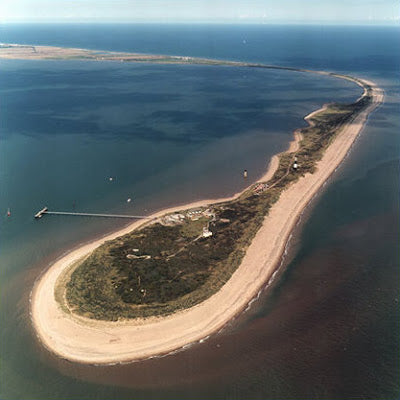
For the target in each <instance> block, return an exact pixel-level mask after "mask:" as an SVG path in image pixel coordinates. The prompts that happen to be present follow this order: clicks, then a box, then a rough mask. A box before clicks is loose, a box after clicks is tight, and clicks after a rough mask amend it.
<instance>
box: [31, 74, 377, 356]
mask: <svg viewBox="0 0 400 400" xmlns="http://www.w3.org/2000/svg"><path fill="white" fill-rule="evenodd" d="M308 72H314V73H315V72H316V71H308ZM317 73H321V74H324V75H325V74H327V73H325V72H317ZM333 76H335V77H338V78H342V79H348V80H352V81H354V82H355V83H357V84H359V85H361V86H363V85H370V86H371V88H372V96H373V102H372V104H370V105H369V106H368V108H367V109H366V110H364V111H363V112H361V113H360V114H359V115H357V117H356V118H355V119H354V120H353V121H352V122H349V123H348V124H346V125H345V126H343V127H342V128H341V130H340V132H339V133H338V135H337V136H336V138H335V140H334V141H333V143H332V144H331V145H330V146H329V147H328V149H327V150H326V151H325V154H324V156H323V158H322V160H321V161H320V162H318V164H317V171H316V172H315V173H314V174H312V175H311V174H307V175H306V176H304V177H302V178H300V179H299V180H298V181H297V182H296V183H294V184H292V185H291V186H289V187H288V188H287V189H286V190H285V191H284V192H283V193H282V194H281V196H280V199H279V200H278V202H277V203H275V204H274V205H273V206H272V208H271V210H270V212H269V214H268V216H267V217H266V218H265V220H264V223H263V225H262V227H261V228H260V230H259V231H258V233H257V234H256V236H255V237H254V239H253V241H252V243H251V245H250V247H249V248H248V251H247V253H246V255H245V257H244V258H243V260H242V263H241V265H240V266H239V268H238V269H237V270H236V271H235V273H234V274H233V275H232V277H231V279H230V280H229V281H228V282H227V283H226V284H225V285H224V286H223V287H222V288H221V289H220V290H219V291H218V292H217V293H216V294H214V295H213V296H211V297H210V298H209V299H207V300H206V301H204V302H203V303H200V304H198V305H196V306H195V307H192V308H190V309H187V310H183V311H180V312H177V313H175V314H172V315H169V316H166V317H157V318H156V317H152V318H148V319H142V320H140V319H134V320H127V321H119V322H107V321H96V320H91V319H88V318H84V317H80V316H76V315H72V314H69V313H67V312H65V311H63V310H62V309H61V307H60V306H59V304H58V303H57V302H56V300H55V296H54V287H55V284H56V281H57V279H58V277H59V276H60V274H62V273H63V271H65V270H66V269H67V268H69V267H70V266H71V265H72V264H73V263H75V262H76V261H77V260H79V259H80V258H82V257H84V256H86V255H88V254H89V253H90V252H92V251H93V250H94V249H96V248H97V247H98V246H100V245H101V244H102V243H104V242H105V241H106V240H111V239H114V238H116V237H118V236H121V235H123V234H126V233H128V232H130V231H131V230H133V229H135V228H137V227H138V226H140V225H141V224H143V222H141V221H138V222H135V223H133V224H131V225H130V226H128V227H126V228H124V229H122V230H120V231H118V232H115V233H113V234H110V235H108V236H106V237H104V238H102V239H99V240H96V241H94V242H92V243H90V244H86V245H84V246H82V247H80V248H78V249H76V250H74V251H72V252H70V253H68V254H67V255H65V256H63V257H62V258H61V259H59V260H57V261H56V262H55V263H54V264H53V265H51V266H50V268H49V269H48V270H47V271H46V272H45V273H44V274H43V275H42V276H41V277H40V278H39V279H38V281H37V282H36V283H35V286H34V289H33V291H32V293H31V317H32V322H33V325H34V328H35V330H36V333H37V336H38V338H39V340H40V341H41V342H42V343H43V345H44V346H45V347H46V348H48V349H49V350H50V351H51V352H53V353H55V354H57V355H58V356H60V357H63V358H65V359H68V360H70V361H74V362H81V363H89V364H113V363H120V362H130V361H135V360H140V359H145V358H150V357H156V356H159V355H162V354H166V353H169V352H173V351H176V350H177V349H181V348H186V347H187V346H188V345H189V344H191V343H194V342H199V341H200V342H201V341H202V340H205V338H207V337H208V336H209V335H210V334H213V333H215V332H217V331H218V330H219V329H221V327H223V326H224V325H225V324H226V323H227V322H228V321H230V320H231V319H232V318H234V317H235V315H236V314H238V313H239V312H240V311H241V310H244V309H245V308H246V306H247V305H248V303H249V302H250V301H251V300H252V299H253V298H254V297H255V296H257V293H258V292H259V291H260V288H261V287H263V285H265V283H266V282H267V281H268V280H269V279H270V278H271V277H272V275H273V273H274V271H275V270H276V268H277V267H278V266H279V263H280V260H281V257H282V254H283V252H284V250H285V246H286V243H287V241H288V238H289V236H290V233H291V231H292V229H293V228H294V226H295V224H296V222H297V220H298V218H299V216H300V215H301V213H302V211H303V210H304V208H305V207H306V206H307V204H308V203H309V201H310V200H311V199H312V197H313V196H314V195H315V194H316V193H317V192H318V190H319V189H320V188H321V186H322V185H323V184H324V182H326V180H327V179H328V178H329V176H330V175H331V174H332V173H333V172H334V171H335V170H336V168H337V166H338V165H339V164H340V162H341V161H342V160H343V159H344V157H345V156H346V154H347V152H348V151H349V149H350V147H351V146H352V144H353V142H354V141H355V139H356V138H357V136H358V135H359V133H360V132H361V130H362V128H363V126H364V125H365V123H366V121H367V118H368V115H369V114H370V113H371V112H372V111H373V110H374V109H375V108H376V107H377V106H378V105H379V104H380V103H381V102H382V101H383V91H382V90H381V89H379V88H378V87H377V86H376V85H375V84H374V83H372V82H369V81H365V80H361V79H353V78H350V77H347V76H340V75H335V74H333ZM318 111H319V110H317V112H318ZM311 115H315V112H313V113H311V114H310V115H309V116H307V117H306V119H308V118H309V117H310V116H311ZM299 140H300V134H299V132H298V131H296V132H295V140H294V141H293V142H292V143H291V145H290V149H289V150H288V151H295V150H296V149H297V148H298V142H299ZM277 166H278V158H277V156H274V157H273V158H272V160H271V163H270V166H269V168H268V171H267V173H266V174H265V175H264V176H263V177H262V178H261V179H260V181H266V180H268V179H270V178H271V177H272V175H273V173H274V171H275V170H276V168H277ZM238 195H239V194H237V195H235V196H233V197H232V198H231V199H233V198H235V197H237V196H238ZM227 200H230V199H215V200H203V201H199V202H196V203H192V204H189V205H185V206H179V207H175V208H171V209H168V210H163V211H161V212H158V213H156V214H154V215H153V216H154V217H159V216H161V215H163V214H165V213H168V212H172V211H175V210H182V209H187V208H191V207H196V206H202V205H207V204H210V203H217V202H221V201H227Z"/></svg>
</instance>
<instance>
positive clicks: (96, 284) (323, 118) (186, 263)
mask: <svg viewBox="0 0 400 400" xmlns="http://www.w3.org/2000/svg"><path fill="white" fill-rule="evenodd" d="M363 86H364V89H365V93H364V95H363V96H362V97H361V98H360V99H359V100H358V101H357V102H355V103H352V104H331V105H329V106H327V107H326V108H325V109H324V110H323V111H321V112H319V113H316V114H314V115H313V116H312V117H311V118H310V119H309V120H308V122H309V123H310V126H309V127H307V128H304V129H302V130H301V131H300V133H301V136H302V139H301V141H300V143H299V148H298V150H297V151H296V152H292V153H283V154H281V155H280V156H279V166H278V168H277V170H276V172H275V174H274V176H273V177H272V179H271V180H270V181H268V182H264V183H262V184H261V185H260V184H255V185H253V186H252V187H251V188H249V189H248V190H247V191H245V192H244V193H243V194H242V195H241V196H240V197H239V198H237V199H235V200H233V201H229V202H225V203H219V204H214V205H211V206H209V207H208V208H201V209H198V210H185V211H182V212H180V213H175V214H170V215H167V216H164V217H162V218H158V219H157V220H155V221H153V222H152V223H150V224H148V225H147V226H144V227H142V228H141V229H138V230H135V231H133V232H131V233H129V234H127V235H124V236H121V237H119V238H117V239H115V240H112V241H109V242H106V243H104V244H103V245H102V246H100V247H99V248H98V249H96V250H95V251H94V252H93V253H92V254H91V255H89V256H88V257H87V258H86V259H85V260H83V261H82V262H80V264H79V265H78V266H77V267H74V269H73V271H71V273H70V274H69V275H68V279H66V278H65V276H64V278H63V279H61V278H60V279H59V281H58V282H57V285H56V288H55V292H56V299H57V301H58V302H59V303H61V305H62V307H63V309H67V310H69V311H71V312H74V313H77V314H79V315H83V316H86V317H90V318H95V319H100V320H118V319H124V318H137V317H147V316H153V315H166V314H170V313H173V312H175V311H177V310H181V309H185V308H189V307H191V306H193V305H196V304H198V303H200V302H202V301H204V300H206V299H207V298H208V297H210V296H211V295H212V294H214V293H215V292H217V291H218V290H219V289H220V288H221V287H222V286H223V285H224V283H225V282H227V280H228V279H229V278H230V277H231V276H232V274H233V272H234V271H235V270H236V269H237V267H238V266H239V265H240V263H241V260H242V258H243V256H244V254H245V253H246V250H247V248H248V246H249V245H250V243H251V241H252V239H253V237H254V236H255V234H256V232H257V231H258V230H259V228H260V227H261V224H262V222H263V220H264V217H265V216H266V215H267V214H268V211H269V209H270V208H271V206H272V204H273V203H274V202H276V201H277V200H278V198H279V196H280V194H281V193H282V191H283V190H285V189H286V188H287V187H288V186H289V185H290V184H291V183H292V182H294V181H296V180H298V179H299V177H300V176H302V175H304V174H306V173H313V172H314V170H315V167H316V163H317V161H319V160H320V159H321V158H322V155H323V152H324V150H325V149H326V148H327V147H328V146H329V144H330V142H331V141H332V139H333V138H334V136H335V135H336V134H337V133H338V132H339V130H340V129H341V127H342V126H343V125H344V124H346V123H349V122H351V120H352V119H353V118H355V116H356V115H358V114H359V113H360V112H361V111H362V110H364V109H365V108H366V107H367V106H368V105H369V104H370V103H371V101H372V96H371V88H370V87H369V86H368V85H366V84H363ZM295 161H296V163H297V164H298V168H297V169H295V168H293V164H294V162H295Z"/></svg>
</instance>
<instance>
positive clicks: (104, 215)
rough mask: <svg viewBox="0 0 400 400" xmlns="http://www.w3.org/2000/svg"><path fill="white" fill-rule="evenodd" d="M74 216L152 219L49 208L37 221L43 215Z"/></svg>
mask: <svg viewBox="0 0 400 400" xmlns="http://www.w3.org/2000/svg"><path fill="white" fill-rule="evenodd" d="M45 214H47V215H72V216H75V217H101V218H129V219H151V218H150V217H146V216H144V215H124V214H92V213H79V212H70V211H49V210H48V208H47V207H44V208H43V209H41V210H40V211H38V212H37V213H36V214H35V218H36V219H40V218H42V217H43V215H45Z"/></svg>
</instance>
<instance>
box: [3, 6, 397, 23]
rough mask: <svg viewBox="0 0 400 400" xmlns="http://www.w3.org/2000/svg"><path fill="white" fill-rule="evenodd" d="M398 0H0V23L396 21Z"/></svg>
mask: <svg viewBox="0 0 400 400" xmlns="http://www.w3.org/2000/svg"><path fill="white" fill-rule="evenodd" d="M399 15H400V2H399V0H247V1H245V0H0V22H2V23H7V22H29V23H33V22H38V23H39V22H152V23H255V24H271V23H272V24H274V23H301V24H302V23H305V24H307V23H311V24H312V23H323V24H324V23H329V24H380V25H382V24H383V25H399V24H400V19H399Z"/></svg>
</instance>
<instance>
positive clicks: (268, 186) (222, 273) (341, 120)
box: [0, 44, 384, 364]
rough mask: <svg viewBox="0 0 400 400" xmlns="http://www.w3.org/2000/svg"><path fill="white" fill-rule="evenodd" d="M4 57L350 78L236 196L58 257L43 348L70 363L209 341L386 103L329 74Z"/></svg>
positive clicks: (275, 264) (36, 318)
mask: <svg viewBox="0 0 400 400" xmlns="http://www.w3.org/2000/svg"><path fill="white" fill-rule="evenodd" d="M0 58H7V59H29V60H36V59H47V60H60V59H82V60H93V61H103V60H107V61H119V62H146V63H175V64H188V63H189V64H201V65H225V66H232V67H235V66H236V67H237V66H240V67H249V68H250V67H251V68H271V69H285V70H290V71H297V72H307V73H314V74H319V75H327V76H331V77H334V78H339V79H345V80H348V81H352V82H354V83H355V84H357V85H359V86H361V87H362V88H363V94H362V95H361V96H360V98H359V99H357V100H356V101H355V102H354V103H351V104H337V103H330V104H326V105H324V106H323V107H322V108H320V109H319V110H316V111H314V112H312V113H311V114H309V115H308V116H306V117H305V119H306V121H307V122H308V127H306V128H303V129H299V130H297V131H295V135H294V136H295V138H294V141H293V142H292V143H291V144H290V146H289V149H288V150H287V151H286V152H284V153H281V154H279V155H276V156H274V157H273V158H272V160H271V162H270V165H269V168H268V171H267V172H266V173H265V175H264V176H263V177H262V178H261V179H260V180H259V181H258V182H255V183H253V184H251V185H249V187H248V188H247V189H245V190H244V191H242V192H241V193H238V194H237V195H235V196H233V197H232V198H229V199H214V200H204V201H200V202H197V203H193V204H188V205H186V206H180V207H176V208H172V209H168V210H164V211H161V212H158V213H156V214H154V215H152V216H151V219H150V220H146V221H145V222H144V221H137V222H135V223H133V224H131V225H130V226H128V227H126V228H124V229H122V230H120V231H118V232H115V233H113V234H111V235H108V236H107V237H105V238H102V239H100V240H96V241H94V242H92V243H90V244H87V245H85V246H82V247H80V248H78V249H76V250H73V251H71V252H70V253H68V254H67V255H65V256H64V257H62V258H61V259H59V260H57V261H55V262H54V263H53V264H52V265H51V266H50V267H49V268H48V270H47V271H45V273H44V274H43V275H42V276H41V277H40V278H39V279H38V280H37V282H36V283H35V286H34V288H33V290H32V293H31V307H32V310H31V311H32V313H31V315H32V321H33V326H34V328H35V330H36V332H37V335H38V337H39V339H40V340H41V342H42V343H43V344H44V345H45V346H46V347H47V348H48V349H49V350H50V351H52V352H54V353H55V354H57V355H59V356H60V357H63V358H66V359H68V360H71V361H76V362H82V363H92V364H107V363H118V362H130V361H135V360H140V359H144V358H149V357H154V356H159V355H162V354H166V353H169V352H173V351H176V350H177V349H180V348H182V347H185V346H187V345H189V344H191V343H194V342H198V341H199V342H202V341H204V340H205V339H206V338H207V337H208V336H209V335H211V334H213V333H215V332H217V331H218V330H219V329H221V328H222V327H223V326H224V325H225V324H226V323H227V322H228V321H229V320H231V319H232V318H233V317H234V316H235V315H236V314H238V313H239V312H240V311H241V310H243V309H244V308H246V306H247V304H248V303H249V302H250V301H251V300H252V298H253V297H254V296H256V295H257V293H258V292H259V290H260V289H261V288H262V287H263V286H264V285H265V284H266V283H268V282H271V280H273V278H274V273H275V272H276V271H277V269H278V268H279V266H280V263H281V258H282V254H283V252H284V249H285V246H286V243H287V241H288V238H289V235H290V233H291V231H292V229H293V227H294V226H295V224H296V222H297V221H298V218H299V216H300V215H301V213H302V212H303V210H304V208H305V207H306V206H307V204H308V203H309V201H310V200H311V199H312V197H313V196H314V195H315V194H316V193H317V192H318V190H319V189H320V188H321V186H322V185H323V184H324V182H325V181H326V180H327V179H328V178H329V176H330V175H331V174H332V173H333V172H334V171H335V169H336V168H337V166H338V165H339V164H340V162H341V161H342V160H343V159H344V157H345V156H346V154H347V152H348V150H349V149H350V147H351V146H352V144H353V142H354V141H355V139H356V138H357V136H358V134H359V133H360V132H361V130H362V128H363V126H364V125H365V123H366V121H367V118H368V115H369V114H370V113H371V112H372V111H373V110H374V109H375V108H376V107H377V106H378V105H379V104H380V103H381V102H382V101H383V96H384V95H383V91H382V90H381V89H380V88H378V87H377V86H376V85H375V84H374V83H373V82H370V81H367V80H364V79H360V78H355V77H351V76H347V75H341V74H336V73H331V72H325V71H311V70H306V69H301V68H291V67H288V68H286V67H281V66H274V65H264V64H254V63H246V62H235V61H220V60H211V59H202V58H194V57H181V56H162V55H143V54H131V53H118V52H108V51H94V50H85V49H67V48H61V47H50V46H30V45H17V44H1V45H0Z"/></svg>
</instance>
